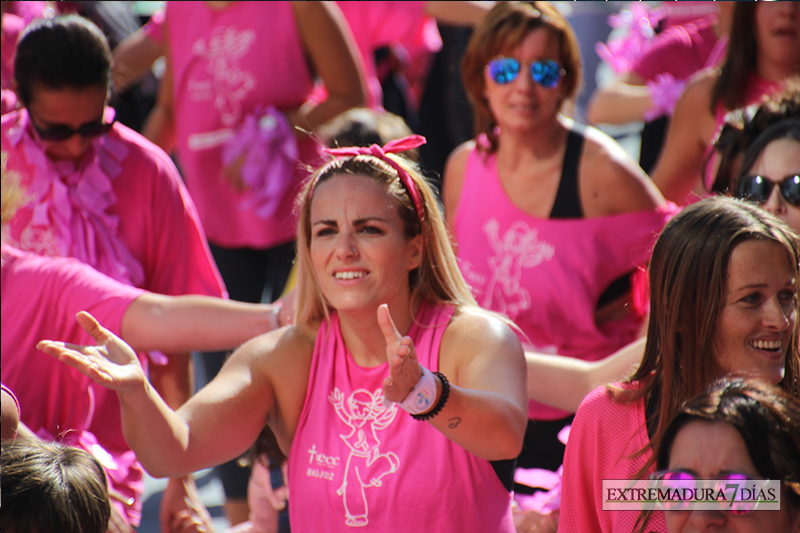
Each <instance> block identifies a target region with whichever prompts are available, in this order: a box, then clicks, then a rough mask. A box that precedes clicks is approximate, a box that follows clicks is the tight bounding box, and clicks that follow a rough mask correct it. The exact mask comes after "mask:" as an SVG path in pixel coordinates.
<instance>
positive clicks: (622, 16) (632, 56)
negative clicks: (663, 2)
mask: <svg viewBox="0 0 800 533" xmlns="http://www.w3.org/2000/svg"><path fill="white" fill-rule="evenodd" d="M665 14H666V13H665V12H664V11H663V10H659V9H653V10H651V9H650V7H649V6H647V5H646V4H639V3H638V2H634V3H633V4H631V7H630V8H629V9H625V10H623V11H620V12H619V13H618V14H615V15H611V16H610V17H608V25H609V26H611V27H612V28H614V29H615V30H622V29H624V31H625V33H624V35H623V36H621V37H613V38H611V39H609V41H608V43H607V44H606V43H597V44H595V52H597V55H598V56H600V59H602V60H603V62H604V63H606V64H607V65H609V66H610V67H611V68H613V69H614V72H615V73H616V74H622V73H625V72H629V71H630V70H631V68H632V67H633V64H634V63H635V62H636V60H637V59H638V58H639V57H641V56H642V54H644V53H645V52H646V51H647V50H648V49H649V48H650V46H651V44H652V43H651V40H652V38H653V36H654V35H655V30H654V28H655V27H656V26H658V21H659V19H660V18H662V17H664V16H665Z"/></svg>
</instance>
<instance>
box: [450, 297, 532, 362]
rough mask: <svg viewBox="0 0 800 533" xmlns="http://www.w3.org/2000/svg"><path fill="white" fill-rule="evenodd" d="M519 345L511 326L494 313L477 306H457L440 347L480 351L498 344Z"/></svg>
mask: <svg viewBox="0 0 800 533" xmlns="http://www.w3.org/2000/svg"><path fill="white" fill-rule="evenodd" d="M505 344H509V345H519V339H518V337H517V335H516V334H515V333H514V331H513V330H512V329H511V326H510V325H509V324H508V323H507V322H505V321H504V320H502V319H501V318H500V317H498V316H497V315H495V314H494V313H491V312H488V311H485V310H484V309H481V308H479V307H464V306H462V307H459V308H458V309H457V310H456V312H455V314H454V315H453V319H452V320H451V321H450V325H449V326H448V327H447V331H446V332H445V334H444V337H443V339H442V347H443V348H444V347H447V348H450V347H453V348H455V349H457V350H460V351H466V352H471V351H480V350H483V349H485V348H490V347H492V346H499V345H505Z"/></svg>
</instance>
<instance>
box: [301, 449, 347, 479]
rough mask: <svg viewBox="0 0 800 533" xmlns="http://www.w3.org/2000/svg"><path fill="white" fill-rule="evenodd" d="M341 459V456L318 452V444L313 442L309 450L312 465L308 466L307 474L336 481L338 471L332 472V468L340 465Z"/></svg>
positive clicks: (309, 460) (309, 461)
mask: <svg viewBox="0 0 800 533" xmlns="http://www.w3.org/2000/svg"><path fill="white" fill-rule="evenodd" d="M339 461H341V459H340V458H339V457H333V456H329V455H325V454H324V453H320V452H318V451H317V445H316V444H312V445H311V448H310V449H309V450H308V464H309V465H311V466H309V467H308V470H307V471H306V475H307V476H309V477H318V478H321V479H327V480H328V481H334V478H335V477H336V472H331V469H334V468H336V467H337V466H339ZM315 467H316V468H315Z"/></svg>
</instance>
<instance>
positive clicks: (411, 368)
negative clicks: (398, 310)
mask: <svg viewBox="0 0 800 533" xmlns="http://www.w3.org/2000/svg"><path fill="white" fill-rule="evenodd" d="M378 324H379V325H380V327H381V331H382V332H383V336H384V338H385V339H386V360H387V361H389V375H388V376H387V377H386V378H385V379H384V380H383V395H384V396H385V397H386V399H387V400H389V401H391V402H402V401H403V400H404V399H405V398H406V396H408V393H409V391H410V390H411V389H412V388H413V387H414V385H416V384H417V382H418V381H419V378H420V376H422V369H421V368H420V366H419V361H417V351H416V350H415V349H414V343H413V342H412V340H411V337H403V336H402V335H400V332H399V331H397V327H396V326H395V325H394V321H393V320H392V315H391V314H390V313H389V306H388V305H386V304H383V305H381V306H379V307H378Z"/></svg>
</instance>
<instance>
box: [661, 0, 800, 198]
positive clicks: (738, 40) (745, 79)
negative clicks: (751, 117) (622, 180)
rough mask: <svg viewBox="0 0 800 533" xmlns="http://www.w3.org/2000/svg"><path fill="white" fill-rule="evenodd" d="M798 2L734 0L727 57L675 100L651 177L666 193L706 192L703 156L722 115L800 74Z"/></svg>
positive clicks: (708, 185)
mask: <svg viewBox="0 0 800 533" xmlns="http://www.w3.org/2000/svg"><path fill="white" fill-rule="evenodd" d="M798 27H800V4H798V3H797V2H764V3H761V2H758V3H756V2H753V3H750V2H737V3H736V6H735V7H734V12H733V23H732V26H731V32H730V34H731V35H732V36H735V38H732V39H731V41H730V44H729V46H728V52H727V57H726V59H725V62H724V63H723V65H722V67H721V68H720V69H716V68H712V69H708V70H706V71H704V72H703V73H701V74H698V75H697V77H696V78H694V79H693V80H692V81H690V82H689V84H688V85H687V87H686V89H685V91H684V93H683V95H682V96H681V98H680V99H679V100H678V103H677V105H676V107H675V113H674V115H673V117H672V122H671V124H670V128H669V132H668V134H667V139H666V141H665V142H664V148H663V150H662V152H661V157H660V159H659V161H658V163H657V164H656V167H655V170H654V171H653V174H652V176H653V181H654V182H655V184H656V185H657V186H658V188H659V189H661V192H662V193H663V194H664V196H665V197H666V198H667V199H668V200H671V201H673V202H676V203H678V204H681V205H685V204H687V203H689V202H692V201H696V200H697V198H701V197H704V196H708V191H709V190H711V180H710V177H709V176H703V177H702V179H701V169H702V168H701V167H702V165H703V160H704V159H706V158H707V156H708V155H709V153H710V143H711V141H712V139H713V138H714V137H715V136H716V135H717V133H718V131H719V129H720V128H721V126H722V124H723V122H724V120H725V114H726V113H727V112H729V111H733V110H735V109H737V108H740V107H745V106H748V105H751V104H754V103H757V102H758V101H759V100H760V99H761V97H762V96H764V95H766V94H770V93H772V92H775V91H776V90H778V89H779V87H780V85H781V83H782V82H783V81H784V80H785V79H786V78H788V77H790V76H793V75H797V74H800V30H798Z"/></svg>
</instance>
